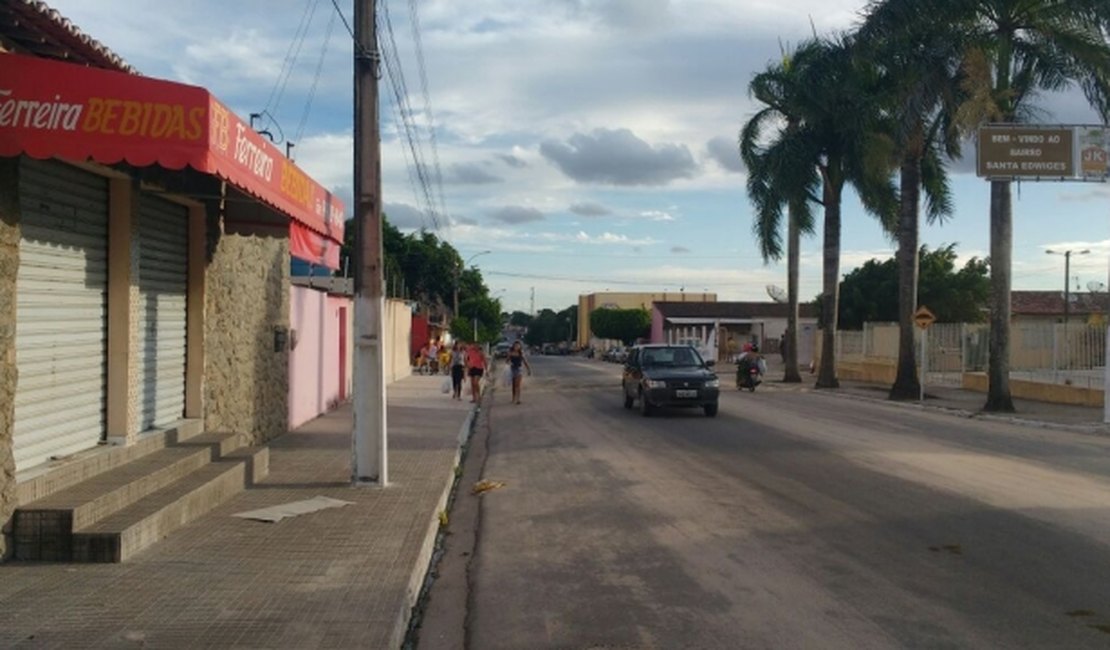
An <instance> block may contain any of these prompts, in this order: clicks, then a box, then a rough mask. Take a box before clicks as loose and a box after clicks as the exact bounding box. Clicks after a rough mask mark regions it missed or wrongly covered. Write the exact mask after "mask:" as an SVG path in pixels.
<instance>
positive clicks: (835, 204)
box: [742, 37, 897, 388]
mask: <svg viewBox="0 0 1110 650" xmlns="http://www.w3.org/2000/svg"><path fill="white" fill-rule="evenodd" d="M790 67H791V70H790V71H789V74H790V75H791V76H792V77H793V80H792V81H791V82H790V83H789V85H782V86H781V87H782V89H783V92H782V94H781V96H782V97H784V98H787V97H788V98H789V103H788V104H787V105H784V108H785V109H787V110H786V112H784V114H785V115H788V116H793V117H794V120H793V121H790V120H788V121H787V127H786V129H785V130H784V131H783V132H782V133H781V134H780V137H779V139H778V141H777V142H776V144H775V146H774V147H771V148H769V149H768V150H767V151H766V152H764V155H765V156H766V160H765V161H764V164H763V165H762V171H760V169H758V168H759V167H761V165H760V164H758V162H759V161H756V162H757V170H756V172H757V174H759V173H762V174H763V176H764V178H763V179H760V178H759V177H758V176H757V175H756V174H753V176H754V177H756V180H757V183H756V185H755V187H754V190H755V191H754V192H753V194H752V200H753V201H754V202H755V203H756V205H757V207H758V206H760V205H761V204H766V205H769V206H774V205H777V206H778V208H773V207H772V209H771V210H770V211H769V212H767V214H766V216H768V217H769V218H768V219H762V220H761V219H757V226H756V227H757V229H758V228H759V224H760V223H765V224H766V225H768V226H771V225H772V224H773V223H774V221H773V217H774V214H775V209H777V210H780V211H781V208H782V206H783V205H788V206H790V207H792V208H793V211H794V212H795V214H798V211H799V210H800V209H802V208H803V206H804V204H805V202H804V201H802V197H806V198H808V199H809V200H811V201H815V202H817V203H820V204H821V205H822V206H823V208H824V246H823V251H822V256H823V264H822V288H823V291H822V305H821V312H822V316H823V336H822V347H821V363H820V369H819V371H818V376H817V387H818V388H835V387H837V386H839V381H838V380H837V376H836V354H835V345H836V321H837V318H836V315H837V309H838V307H839V304H838V303H839V300H838V295H839V286H840V228H841V199H842V197H843V192H844V186H845V184H849V183H850V184H852V185H853V186H855V188H856V190H857V192H858V194H859V195H860V199H861V200H862V202H863V204H864V207H865V208H866V209H867V210H868V211H869V212H872V213H873V214H875V215H877V216H879V217H880V219H881V220H882V221H883V223H884V225H888V226H889V225H890V224H892V223H893V218H894V216H895V215H896V213H897V197H896V196H895V193H894V189H893V187H892V186H891V183H890V179H889V169H890V167H889V161H890V160H891V153H892V150H891V146H890V142H889V139H887V138H884V137H883V136H882V135H881V133H880V131H879V129H878V128H877V126H878V123H879V122H880V116H879V114H878V111H877V110H876V109H877V107H876V105H875V103H874V101H873V100H872V99H871V98H872V97H873V96H874V95H875V91H876V88H877V80H878V77H877V75H876V74H875V71H874V69H873V68H872V67H871V66H867V65H864V64H863V62H861V60H860V59H858V58H857V57H856V56H855V51H854V47H853V43H852V40H851V39H850V38H848V37H841V38H837V39H832V40H829V39H812V40H810V41H807V42H806V43H804V44H802V45H801V46H800V47H799V48H798V49H797V50H795V52H794V55H793V57H791V63H790ZM769 108H770V107H769ZM758 124H759V123H757V126H756V127H755V129H756V130H755V132H753V133H752V134H751V136H752V137H751V138H743V137H742V140H747V139H750V140H751V141H753V142H754V141H757V140H758ZM749 126H751V124H750V123H749ZM745 130H746V131H747V127H746V129H745ZM772 152H774V153H773V154H772ZM753 160H754V158H753ZM749 173H750V174H751V173H752V169H751V168H749ZM761 181H762V182H761ZM818 181H819V183H818ZM818 184H819V185H820V188H819V189H820V194H819V195H818V194H817V193H816V190H817V189H818V187H817V186H818ZM749 186H751V182H750V181H749ZM750 189H752V188H751V187H750ZM779 214H781V212H780V213H779ZM801 218H802V217H799V221H800V219H801ZM763 232H764V233H766V234H767V235H768V236H767V237H763V236H761V237H760V239H761V241H763V240H766V241H769V242H775V241H777V240H776V239H775V237H776V236H777V235H776V234H775V233H777V229H769V230H767V231H763Z"/></svg>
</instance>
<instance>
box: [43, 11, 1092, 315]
mask: <svg viewBox="0 0 1110 650" xmlns="http://www.w3.org/2000/svg"><path fill="white" fill-rule="evenodd" d="M47 1H48V3H49V4H50V5H51V6H52V7H54V8H56V9H58V10H59V11H60V12H61V14H62V15H63V16H65V17H67V18H69V19H71V20H72V21H73V22H74V23H75V24H76V25H77V26H78V28H80V29H81V30H82V31H84V32H85V33H86V34H88V35H90V36H91V37H92V38H95V39H97V40H99V41H101V42H102V43H103V44H105V45H106V46H108V47H109V48H111V49H112V50H113V51H114V52H116V53H117V54H119V55H121V56H122V57H123V58H124V59H125V60H127V61H128V62H129V63H130V64H132V65H133V66H134V67H136V68H137V69H138V70H139V71H140V72H142V73H143V74H145V75H148V76H152V77H159V78H163V79H168V80H173V81H180V82H185V83H190V84H195V85H198V86H203V87H205V88H207V89H208V90H210V91H211V92H212V93H213V94H214V95H216V96H217V97H218V98H220V99H221V100H222V101H223V102H224V103H225V104H227V105H229V106H230V107H231V108H232V110H234V111H235V112H236V113H238V114H239V115H240V116H241V117H243V118H246V117H247V116H248V115H249V114H250V113H266V114H268V115H270V116H272V118H273V119H272V120H271V121H269V122H267V123H266V124H265V127H266V128H267V130H269V131H271V132H273V133H274V134H275V140H276V141H278V142H284V141H290V142H293V143H294V145H295V146H294V148H293V150H292V151H293V157H294V159H295V161H296V162H297V164H298V165H300V166H301V167H302V168H303V169H304V170H305V171H306V172H307V173H308V174H310V175H311V176H313V177H314V178H315V179H316V180H317V181H319V182H321V183H322V184H324V185H325V186H327V187H329V188H330V189H332V190H333V191H334V192H336V193H337V194H339V195H340V196H342V197H344V199H345V203H346V204H347V205H348V212H350V205H351V201H350V197H351V193H352V173H351V169H352V156H353V154H352V113H353V111H352V101H351V98H352V95H353V92H352V83H353V82H352V78H353V77H352V75H353V73H352V69H353V68H352V51H353V48H352V39H351V36H350V34H349V33H348V31H347V28H346V27H345V26H344V24H343V22H342V19H340V18H339V17H338V13H337V11H336V8H335V5H337V6H338V7H339V9H340V10H341V11H342V13H343V14H344V16H345V18H346V20H347V22H348V23H352V21H353V4H352V0H337V1H336V2H335V3H334V4H333V2H331V1H330V0H235V1H234V2H227V1H226V0H223V1H215V0H190V1H189V2H181V3H169V2H158V3H151V2H149V1H145V0H47ZM379 2H380V4H382V5H383V8H384V9H385V10H388V16H389V24H391V25H392V39H391V38H390V30H388V29H386V27H387V25H386V22H385V15H386V14H385V13H384V12H382V13H381V18H382V20H381V21H380V25H381V27H380V31H381V34H380V37H381V41H382V44H383V47H384V49H385V52H386V56H387V59H388V61H389V62H390V63H391V64H392V65H391V66H389V67H391V68H393V69H399V70H401V71H402V72H403V75H393V76H391V75H389V74H384V75H383V78H382V82H381V85H380V92H381V116H382V125H381V129H382V166H383V167H382V184H383V189H382V200H383V206H384V209H385V212H386V214H387V215H388V217H389V219H390V221H391V222H392V223H394V224H395V225H397V226H399V227H401V228H402V229H406V230H413V229H418V228H426V229H429V230H432V231H434V232H436V234H437V235H438V236H439V237H441V238H443V239H445V240H447V241H449V242H450V243H451V244H452V245H453V246H455V247H456V248H457V249H458V251H459V253H460V255H461V256H462V257H463V258H464V260H466V261H467V262H468V263H469V265H470V266H476V267H477V268H479V269H480V270H481V271H482V274H483V276H484V278H485V280H486V284H487V285H488V286H489V287H490V290H491V293H492V294H493V295H494V296H495V297H497V298H499V299H501V301H502V304H503V307H504V308H505V309H506V310H509V311H512V310H521V311H530V310H531V309H533V308H534V309H536V310H539V309H542V308H545V307H549V308H552V309H555V310H560V309H563V308H565V307H567V306H569V305H571V304H576V303H577V296H578V295H579V294H584V293H591V292H597V291H683V290H685V291H690V292H701V291H707V290H708V291H711V292H715V293H717V295H718V297H719V299H721V300H768V299H769V298H768V286H769V285H775V286H780V287H781V286H785V284H786V266H785V260H783V261H781V262H777V263H776V262H771V263H764V261H763V260H762V259H761V258H760V256H759V252H758V250H759V249H758V246H757V244H756V242H755V239H754V237H753V235H752V212H753V211H752V206H751V203H750V202H749V201H748V199H747V196H746V193H745V191H744V184H745V178H746V177H745V173H744V169H743V166H742V165H741V162H740V160H739V155H738V153H737V148H736V141H737V137H738V133H739V131H740V129H741V128H742V127H743V124H744V123H745V122H746V121H747V120H748V119H749V118H750V117H751V116H752V115H753V114H754V113H755V112H756V111H757V110H758V108H759V107H758V106H757V105H756V104H755V102H753V100H752V99H751V98H750V97H749V96H748V93H747V86H748V84H749V82H750V81H751V79H752V77H753V76H754V75H755V74H756V73H758V72H760V71H762V70H764V69H765V68H766V67H767V66H768V65H769V64H771V63H774V62H776V61H778V60H780V58H781V55H780V52H781V48H782V47H789V46H790V45H791V44H796V43H798V42H799V41H801V40H803V39H805V38H807V37H809V36H811V35H812V34H813V33H814V32H816V33H818V34H821V35H828V34H833V33H835V32H837V31H842V30H847V29H850V28H852V26H853V25H855V24H857V23H858V21H859V13H860V11H861V10H862V8H863V6H864V4H865V3H864V2H863V0H777V1H775V0H467V1H466V2H462V1H460V0H412V2H411V3H410V2H408V1H404V0H379ZM380 12H381V10H380ZM413 17H415V18H416V20H415V21H414V20H413ZM352 24H353V23H352ZM414 25H415V26H416V27H417V29H414ZM418 42H419V44H420V46H421V47H419V48H418V47H417V43H418ZM394 44H395V46H394ZM394 47H395V50H394ZM393 52H395V55H393V54H391V53H393ZM421 55H422V56H421ZM421 58H422V59H423V62H424V66H423V68H421V67H420V65H419V62H420V60H421ZM421 70H423V75H422V74H421ZM402 76H403V78H404V87H400V88H396V89H395V84H394V83H391V81H396V80H398V79H399V78H400V77H402ZM398 85H399V84H398ZM425 90H426V93H425ZM398 95H399V96H401V97H402V98H404V100H405V102H406V103H407V105H408V106H409V107H410V108H411V109H412V114H413V116H414V120H413V122H414V123H415V141H416V142H417V145H418V149H417V151H418V155H419V156H420V158H421V159H422V160H424V161H425V163H426V168H427V169H428V178H429V179H430V183H429V187H430V195H429V194H425V192H424V191H423V189H422V187H423V186H422V185H421V184H420V183H419V177H418V175H417V173H416V172H415V171H414V167H413V165H412V164H411V159H412V154H411V149H410V147H409V146H408V144H407V143H408V140H407V138H405V137H404V129H403V127H402V126H401V120H400V118H399V115H400V112H399V109H398V105H399V103H400V102H399V101H398V100H397V96H398ZM1038 106H1039V107H1040V108H1041V109H1042V115H1043V119H1042V121H1043V122H1045V123H1078V124H1089V123H1095V122H1096V121H1097V117H1096V115H1095V113H1094V112H1093V111H1091V110H1090V109H1089V108H1087V107H1086V105H1085V101H1084V99H1083V97H1082V95H1081V94H1080V93H1078V91H1072V92H1067V93H1061V94H1058V95H1051V96H1044V97H1041V98H1040V101H1039V103H1038ZM259 128H263V127H262V126H260V127H259ZM283 146H284V145H283ZM974 159H975V152H974V148H973V147H971V146H969V147H968V148H967V149H966V150H965V156H964V159H963V160H961V161H956V162H954V164H953V167H952V171H953V176H952V190H953V195H954V198H955V201H954V204H955V212H954V214H953V216H952V217H951V218H950V219H948V220H947V221H946V222H945V223H943V224H934V225H926V226H923V228H922V233H921V239H922V243H923V244H926V245H928V246H930V248H936V247H938V246H942V245H947V244H951V243H955V244H956V250H957V252H958V253H959V255H960V260H961V261H960V264H962V263H963V261H965V260H967V259H969V258H972V257H980V258H981V257H986V256H987V254H988V252H989V248H990V234H989V203H990V191H989V185H988V183H987V182H986V181H984V180H982V179H979V178H976V177H975V175H974V170H973V162H974ZM429 196H430V197H431V200H428V197H429ZM843 220H844V225H843V232H842V250H843V255H842V260H841V272H842V274H843V273H847V272H849V271H851V270H852V269H853V268H855V267H857V266H859V265H860V264H862V263H863V262H865V261H867V260H869V259H875V258H877V259H886V258H889V257H891V256H893V254H894V250H895V244H894V242H893V241H892V240H891V239H890V238H889V237H888V236H887V235H885V234H884V233H883V232H882V230H881V229H880V227H879V226H878V224H877V222H876V221H875V219H874V218H873V217H871V216H869V215H868V214H866V213H865V212H864V211H863V209H862V208H861V207H860V205H859V202H858V200H857V199H856V198H855V196H854V195H853V194H852V192H851V191H849V192H847V193H846V200H845V204H844V214H843ZM820 244H821V232H820V227H818V230H817V232H816V233H815V234H814V235H813V236H810V237H807V238H805V239H803V241H802V259H801V278H800V294H801V297H802V299H803V300H808V299H810V298H813V297H815V296H816V295H817V294H818V293H819V292H820V286H821V245H820ZM1013 245H1014V250H1013V255H1014V262H1013V287H1014V289H1050V290H1060V291H1062V290H1063V286H1064V275H1065V272H1064V259H1063V257H1061V256H1058V255H1050V254H1047V253H1046V251H1047V250H1055V251H1063V250H1069V249H1070V250H1074V251H1081V250H1089V251H1090V253H1089V254H1085V255H1079V254H1073V256H1072V260H1071V274H1070V275H1071V278H1070V282H1071V289H1072V290H1073V291H1076V290H1082V291H1086V290H1088V286H1096V285H1099V284H1100V283H1102V284H1103V286H1104V285H1105V283H1107V277H1108V258H1110V187H1108V186H1106V185H1102V184H1076V183H1049V182H1042V183H1034V182H1025V183H1021V184H1020V185H1017V184H1015V185H1014V243H1013ZM487 251H488V252H487ZM1103 290H1105V289H1103Z"/></svg>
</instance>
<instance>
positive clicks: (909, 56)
mask: <svg viewBox="0 0 1110 650" xmlns="http://www.w3.org/2000/svg"><path fill="white" fill-rule="evenodd" d="M927 10H928V7H927V6H926V5H923V4H921V3H917V4H913V5H912V6H904V5H901V4H899V3H881V2H880V3H873V4H872V5H871V7H870V9H869V12H868V15H867V20H866V22H865V23H864V25H863V27H862V28H861V29H860V33H859V36H860V39H861V41H862V42H864V43H865V44H866V46H865V47H866V49H867V50H868V51H869V53H870V54H869V56H870V57H871V59H872V60H873V61H875V62H877V64H878V65H879V66H880V68H881V70H882V72H883V74H884V76H885V79H886V81H887V84H886V85H885V86H884V89H883V90H884V93H885V95H886V96H885V97H884V98H883V100H884V101H885V102H887V103H888V110H889V111H890V113H891V118H892V119H891V120H890V126H891V127H893V132H892V133H891V134H890V135H891V137H892V138H893V139H894V142H895V145H896V151H897V155H898V167H899V193H900V197H901V198H900V205H899V214H898V230H897V239H898V253H897V256H896V257H897V260H898V325H899V338H898V370H897V374H896V377H895V380H894V385H893V386H891V389H890V398H891V399H916V398H917V397H918V395H919V394H920V390H921V384H920V383H919V381H918V378H917V368H916V365H917V364H916V358H915V355H914V322H913V314H914V311H915V308H916V307H917V283H918V248H919V236H918V235H919V231H920V220H921V218H920V203H921V190H922V189H924V190H925V196H926V215H927V218H928V219H929V221H930V222H935V221H938V220H943V219H944V218H946V217H948V216H950V215H951V214H952V198H951V192H950V190H949V185H948V177H947V173H946V170H945V163H944V159H945V156H947V157H948V158H957V157H959V156H960V146H959V142H960V131H959V129H958V128H957V124H956V122H955V115H956V112H957V109H958V107H959V104H960V102H961V101H962V93H961V87H962V83H963V76H962V74H961V68H960V66H959V63H960V55H961V50H960V47H959V45H960V43H961V40H960V39H958V38H955V34H954V33H953V30H951V29H948V28H947V26H945V25H940V24H938V23H937V22H935V21H931V20H928V18H929V17H928V16H927V15H926V14H924V13H923V11H927ZM904 11H908V12H910V14H909V15H905V14H904V13H902V12H904Z"/></svg>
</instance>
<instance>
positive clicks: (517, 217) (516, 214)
mask: <svg viewBox="0 0 1110 650" xmlns="http://www.w3.org/2000/svg"><path fill="white" fill-rule="evenodd" d="M491 216H492V217H493V218H494V219H495V220H497V221H500V222H501V223H508V224H514V225H515V224H521V223H529V222H532V221H543V220H544V219H546V217H545V216H544V214H543V213H542V212H540V211H539V210H537V209H535V208H525V207H522V206H505V207H503V208H501V209H499V210H497V211H495V212H494V213H493V214H492V215H491Z"/></svg>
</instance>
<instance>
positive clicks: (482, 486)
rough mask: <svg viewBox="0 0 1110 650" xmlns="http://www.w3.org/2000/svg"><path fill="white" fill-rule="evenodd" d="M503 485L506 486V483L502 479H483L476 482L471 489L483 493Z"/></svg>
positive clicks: (474, 492) (475, 492) (476, 492)
mask: <svg viewBox="0 0 1110 650" xmlns="http://www.w3.org/2000/svg"><path fill="white" fill-rule="evenodd" d="M501 487H505V484H504V483H502V482H501V481H491V480H489V479H483V480H481V481H478V482H477V483H475V484H474V487H473V488H471V489H470V491H471V492H472V493H473V494H482V493H483V492H489V491H490V490H496V489H497V488H501Z"/></svg>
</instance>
